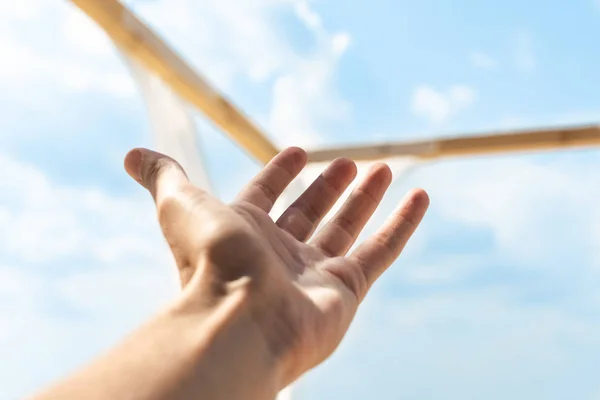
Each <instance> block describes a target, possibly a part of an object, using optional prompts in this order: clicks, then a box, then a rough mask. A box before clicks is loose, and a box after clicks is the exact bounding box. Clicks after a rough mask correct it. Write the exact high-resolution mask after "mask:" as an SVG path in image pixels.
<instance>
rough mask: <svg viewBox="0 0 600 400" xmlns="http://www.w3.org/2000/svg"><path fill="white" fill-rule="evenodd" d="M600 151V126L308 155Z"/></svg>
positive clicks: (320, 158)
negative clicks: (584, 149)
mask: <svg viewBox="0 0 600 400" xmlns="http://www.w3.org/2000/svg"><path fill="white" fill-rule="evenodd" d="M585 147H600V126H596V125H592V126H579V127H571V128H556V129H539V130H529V131H521V132H511V133H500V134H489V133H488V134H485V135H478V136H467V137H455V138H442V139H436V140H424V141H413V142H404V143H381V144H375V145H368V146H356V147H339V148H329V149H323V150H316V151H312V152H309V154H308V159H309V162H325V161H331V160H334V159H335V158H338V157H347V158H351V159H353V160H356V161H368V160H378V159H385V158H391V157H399V156H412V157H417V158H422V159H438V158H445V157H459V156H463V157H464V156H479V155H490V154H500V153H514V152H534V151H549V150H559V149H572V148H585Z"/></svg>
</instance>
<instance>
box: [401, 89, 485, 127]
mask: <svg viewBox="0 0 600 400" xmlns="http://www.w3.org/2000/svg"><path fill="white" fill-rule="evenodd" d="M476 99H477V92H476V91H475V89H473V88H471V87H469V86H466V85H453V86H451V87H450V88H449V89H448V90H446V91H438V90H437V89H435V88H433V87H431V86H429V85H421V86H419V87H417V88H416V89H415V90H414V92H413V96H412V105H411V109H412V112H413V114H415V115H416V116H418V117H422V118H425V119H427V120H429V121H430V122H432V123H441V122H444V121H446V120H447V119H448V118H450V117H451V116H453V115H455V114H456V113H458V112H459V111H461V110H463V109H465V108H468V107H469V106H471V105H472V104H473V103H474V102H475V100H476Z"/></svg>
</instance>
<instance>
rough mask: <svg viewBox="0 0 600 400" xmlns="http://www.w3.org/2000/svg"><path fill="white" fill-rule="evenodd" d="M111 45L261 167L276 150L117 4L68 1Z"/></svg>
mask: <svg viewBox="0 0 600 400" xmlns="http://www.w3.org/2000/svg"><path fill="white" fill-rule="evenodd" d="M71 2H72V3H74V4H75V5H76V6H77V7H79V8H80V9H81V10H82V11H83V12H85V13H86V14H87V15H88V16H89V17H90V18H92V19H93V20H94V21H96V23H98V25H99V26H100V27H101V28H102V29H104V31H105V32H106V33H107V34H108V36H110V38H111V39H112V41H113V42H114V43H115V44H116V45H117V46H118V47H119V48H121V49H122V50H123V51H125V52H126V53H127V54H129V55H130V56H132V57H133V58H135V59H136V60H137V61H138V62H139V63H141V64H142V65H143V66H144V67H146V68H147V69H148V70H150V71H151V72H153V73H154V74H156V75H158V76H159V77H160V78H162V79H163V80H164V81H165V82H166V83H167V84H168V85H169V86H170V87H171V88H172V89H173V90H174V91H175V92H176V93H177V94H178V95H179V96H180V97H181V98H183V99H185V100H186V101H188V102H189V103H191V104H193V105H194V106H196V107H197V108H198V109H199V110H200V111H201V112H203V113H204V114H205V115H206V116H207V117H208V118H209V119H210V120H212V121H213V122H214V123H215V124H216V125H217V126H218V127H219V128H221V129H222V130H223V131H225V132H226V133H227V134H228V135H229V136H230V137H231V138H232V139H233V140H234V141H235V142H236V143H237V144H238V145H239V146H241V147H242V148H243V149H244V150H246V151H247V152H248V153H250V154H251V155H252V156H254V157H255V158H256V159H257V160H258V161H260V162H261V163H263V164H265V163H267V162H268V161H269V160H270V159H271V158H273V157H274V156H275V155H276V154H277V153H278V150H277V148H276V147H275V145H274V144H273V143H271V141H269V140H268V139H267V137H266V136H265V135H264V134H263V133H262V132H261V131H260V130H259V129H258V128H257V127H256V126H255V125H254V124H253V123H252V122H250V120H249V119H248V118H247V117H246V116H245V115H244V114H242V113H241V112H240V111H239V110H238V109H237V108H236V107H235V106H234V105H233V104H232V103H230V102H229V101H228V100H227V99H225V98H224V97H223V95H221V94H220V93H219V92H218V91H216V90H215V89H213V88H212V87H211V86H210V84H209V83H208V82H207V81H206V80H205V79H203V78H202V77H201V76H200V75H199V74H198V73H197V72H196V71H194V70H193V69H192V67H191V66H190V65H189V64H187V63H186V62H185V61H184V60H183V58H181V57H180V56H179V55H178V54H176V53H175V52H174V51H173V50H172V49H171V48H170V47H169V46H168V45H167V44H166V43H165V42H163V41H162V40H161V39H160V38H159V37H158V35H157V34H155V33H154V32H153V31H152V30H151V29H150V28H148V26H146V25H145V24H144V23H143V22H142V21H140V20H139V19H138V18H137V17H136V16H135V15H134V14H133V13H132V12H131V11H130V10H128V9H127V7H125V6H124V5H123V4H122V3H121V2H120V1H118V0H71Z"/></svg>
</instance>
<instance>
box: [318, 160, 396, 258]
mask: <svg viewBox="0 0 600 400" xmlns="http://www.w3.org/2000/svg"><path fill="white" fill-rule="evenodd" d="M391 181H392V172H391V171H390V169H389V167H388V166H387V165H385V164H375V165H374V166H373V167H371V169H370V170H369V172H368V174H367V176H366V177H365V179H364V180H363V181H362V182H361V183H360V184H359V185H358V186H357V187H356V189H354V190H353V191H352V193H351V194H350V196H349V197H348V200H346V202H345V203H344V205H343V206H342V208H341V209H340V210H339V211H338V212H337V214H336V215H335V216H334V217H333V218H332V219H331V221H329V222H328V223H327V224H326V225H325V226H324V227H323V229H321V231H319V232H318V233H317V234H316V236H315V239H314V240H313V242H312V244H313V245H314V246H316V247H318V248H320V249H321V250H322V251H323V252H324V253H325V254H327V255H329V256H332V257H333V256H341V255H344V254H346V252H347V251H348V250H349V249H350V247H352V245H353V244H354V242H355V241H356V238H357V237H358V235H359V234H360V231H361V230H362V229H363V228H364V226H365V224H366V223H367V221H368V220H369V218H371V215H372V214H373V212H374V211H375V209H376V208H377V206H378V205H379V202H380V201H381V199H382V198H383V195H384V194H385V191H386V190H387V188H388V187H389V185H390V183H391Z"/></svg>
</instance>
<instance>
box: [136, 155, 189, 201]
mask: <svg viewBox="0 0 600 400" xmlns="http://www.w3.org/2000/svg"><path fill="white" fill-rule="evenodd" d="M125 170H126V171H127V173H128V174H129V175H130V176H131V177H132V178H133V179H135V180H136V181H137V182H138V183H140V184H141V185H142V186H144V187H145V188H146V189H147V190H148V191H149V192H150V193H151V194H152V197H153V198H154V200H155V201H156V203H157V205H160V204H161V203H162V201H163V200H164V199H165V198H166V197H168V196H171V195H174V194H175V193H177V192H179V191H180V190H181V188H182V187H183V186H185V185H187V184H189V181H188V178H187V176H186V174H185V172H184V171H183V169H182V168H181V166H180V165H179V163H177V161H175V160H173V159H172V158H170V157H168V156H166V155H164V154H160V153H157V152H155V151H151V150H147V149H133V150H131V151H130V152H129V153H128V154H127V156H125Z"/></svg>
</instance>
